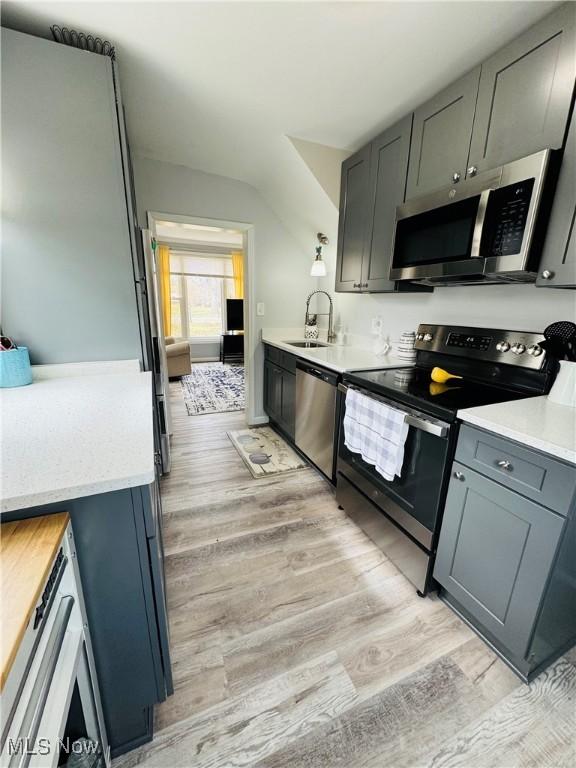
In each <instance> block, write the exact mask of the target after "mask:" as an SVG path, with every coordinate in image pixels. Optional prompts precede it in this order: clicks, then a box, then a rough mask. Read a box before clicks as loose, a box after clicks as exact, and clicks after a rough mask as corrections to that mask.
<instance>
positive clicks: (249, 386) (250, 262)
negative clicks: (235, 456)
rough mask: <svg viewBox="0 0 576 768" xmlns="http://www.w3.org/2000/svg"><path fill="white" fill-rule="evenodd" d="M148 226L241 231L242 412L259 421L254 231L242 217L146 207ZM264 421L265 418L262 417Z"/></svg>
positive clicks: (249, 418) (254, 421) (257, 422)
mask: <svg viewBox="0 0 576 768" xmlns="http://www.w3.org/2000/svg"><path fill="white" fill-rule="evenodd" d="M146 216H147V220H148V229H149V230H150V232H151V233H152V235H153V236H154V237H155V236H156V226H155V225H156V222H157V221H173V222H176V223H178V224H196V225H197V226H204V227H220V228H221V229H236V230H238V231H239V232H242V234H243V238H244V244H243V246H244V377H245V387H246V406H245V409H244V412H245V414H246V421H247V423H248V424H260V423H262V422H263V421H264V419H262V417H257V416H256V402H255V389H256V388H255V387H254V386H253V382H254V381H255V370H254V360H255V351H256V335H255V333H254V328H255V327H256V304H255V302H254V296H255V250H254V245H255V233H254V225H253V224H251V223H250V222H246V221H231V220H228V219H211V218H208V217H206V216H184V215H182V214H179V213H161V212H160V211H147V212H146ZM266 421H267V419H266Z"/></svg>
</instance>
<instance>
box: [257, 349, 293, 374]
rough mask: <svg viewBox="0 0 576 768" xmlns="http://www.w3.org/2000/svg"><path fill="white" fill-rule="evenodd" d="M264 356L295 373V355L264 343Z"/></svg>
mask: <svg viewBox="0 0 576 768" xmlns="http://www.w3.org/2000/svg"><path fill="white" fill-rule="evenodd" d="M264 358H265V359H266V360H268V361H269V362H271V363H274V364H275V365H278V366H280V368H284V369H285V370H286V371H290V373H296V360H297V356H296V355H291V354H290V352H284V350H283V349H278V347H273V346H272V345H271V344H264Z"/></svg>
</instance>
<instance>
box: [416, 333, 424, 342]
mask: <svg viewBox="0 0 576 768" xmlns="http://www.w3.org/2000/svg"><path fill="white" fill-rule="evenodd" d="M423 338H424V334H423V333H417V334H416V341H422V339H423Z"/></svg>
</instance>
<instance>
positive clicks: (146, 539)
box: [2, 486, 173, 757]
mask: <svg viewBox="0 0 576 768" xmlns="http://www.w3.org/2000/svg"><path fill="white" fill-rule="evenodd" d="M62 511H67V512H68V513H69V514H70V518H71V521H72V528H73V530H74V539H75V542H76V551H77V555H78V566H79V569H80V575H81V579H82V586H83V591H84V598H85V603H86V613H87V617H88V624H89V630H90V636H91V639H92V646H93V649H94V658H95V663H96V671H97V675H98V684H99V688H100V695H101V698H102V707H103V710H104V719H105V722H106V730H107V733H108V740H109V742H110V747H111V750H112V756H113V757H117V756H118V755H121V754H123V753H124V752H127V751H129V750H131V749H134V748H135V747H137V746H139V745H140V744H143V743H145V742H147V741H150V740H151V739H152V736H153V708H154V704H156V703H157V702H159V701H162V700H164V699H165V698H166V696H167V695H169V694H171V693H172V690H173V689H172V675H171V666H170V652H169V648H168V622H167V616H166V603H165V597H164V564H163V548H162V540H161V536H162V533H161V513H160V508H159V498H158V496H157V492H156V489H155V487H154V486H144V487H142V488H128V489H125V490H120V491H115V492H112V493H105V494H99V495H95V496H87V497H84V498H80V499H73V500H70V501H65V502H60V503H57V504H50V505H47V506H42V507H34V508H31V509H23V510H19V511H17V512H10V513H5V514H3V515H2V521H3V522H4V521H8V520H16V519H22V518H27V517H35V516H37V515H46V514H50V513H53V512H62Z"/></svg>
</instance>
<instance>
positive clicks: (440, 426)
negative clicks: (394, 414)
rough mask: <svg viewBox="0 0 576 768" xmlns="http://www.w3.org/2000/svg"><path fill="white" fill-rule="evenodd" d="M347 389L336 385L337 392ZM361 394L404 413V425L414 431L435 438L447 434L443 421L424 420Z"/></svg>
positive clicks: (366, 395) (381, 398)
mask: <svg viewBox="0 0 576 768" xmlns="http://www.w3.org/2000/svg"><path fill="white" fill-rule="evenodd" d="M348 389H349V387H347V386H346V385H345V384H338V391H339V392H342V393H343V394H346V392H348ZM352 389H355V387H352ZM356 391H359V390H356ZM361 394H364V396H365V397H369V398H372V400H377V401H379V402H381V403H384V405H387V406H389V407H390V408H394V409H395V410H397V411H400V412H402V413H404V414H405V420H406V424H408V425H409V426H410V427H414V429H419V430H420V431H421V432H427V433H428V434H429V435H434V436H435V437H446V435H447V434H448V430H449V429H450V425H449V424H446V423H444V422H443V421H436V420H435V419H428V418H425V417H424V416H420V415H416V414H414V413H410V411H405V410H404V409H403V408H398V407H397V406H396V405H395V404H394V403H391V402H390V401H389V400H386V399H385V398H383V397H379V396H378V395H374V394H372V393H370V394H367V393H363V392H361Z"/></svg>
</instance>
